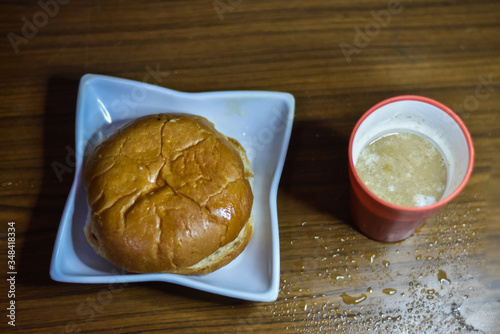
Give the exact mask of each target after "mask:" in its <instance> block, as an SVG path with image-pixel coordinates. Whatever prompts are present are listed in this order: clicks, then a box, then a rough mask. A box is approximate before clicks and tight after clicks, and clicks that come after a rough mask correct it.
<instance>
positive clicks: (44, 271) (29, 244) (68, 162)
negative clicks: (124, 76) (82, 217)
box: [17, 76, 80, 286]
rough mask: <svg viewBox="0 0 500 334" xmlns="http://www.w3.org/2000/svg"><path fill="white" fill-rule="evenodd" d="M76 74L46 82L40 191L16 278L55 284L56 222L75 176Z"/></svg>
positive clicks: (27, 281) (53, 78)
mask: <svg viewBox="0 0 500 334" xmlns="http://www.w3.org/2000/svg"><path fill="white" fill-rule="evenodd" d="M79 80H80V78H79V77H76V76H52V77H51V78H50V79H49V80H48V82H47V90H46V97H45V110H44V120H43V142H42V143H41V145H42V146H43V149H42V151H43V174H42V185H41V190H40V192H39V194H38V197H37V202H36V205H35V207H34V209H33V211H32V216H31V220H30V222H29V225H28V227H27V229H26V233H25V235H24V238H25V242H24V244H23V246H22V248H21V249H20V250H19V252H20V254H19V259H18V268H17V269H18V276H17V280H18V281H19V282H21V283H23V284H28V285H33V286H45V285H52V284H55V283H54V282H53V281H52V280H51V279H50V276H49V268H50V260H51V256H52V249H53V246H54V241H55V237H56V233H57V229H58V227H59V221H60V220H61V215H62V212H63V208H64V205H65V202H66V197H67V196H68V193H69V191H70V188H71V184H72V181H73V177H74V162H75V160H74V155H73V153H74V148H75V111H76V100H77V93H78V84H79Z"/></svg>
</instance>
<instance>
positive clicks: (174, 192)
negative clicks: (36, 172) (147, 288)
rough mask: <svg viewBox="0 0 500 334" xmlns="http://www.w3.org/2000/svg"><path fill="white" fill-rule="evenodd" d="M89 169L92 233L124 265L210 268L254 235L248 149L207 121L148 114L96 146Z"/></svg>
mask: <svg viewBox="0 0 500 334" xmlns="http://www.w3.org/2000/svg"><path fill="white" fill-rule="evenodd" d="M83 173H84V175H83V180H84V185H85V187H86V188H87V200H88V203H89V206H90V208H91V219H90V221H89V223H88V224H87V226H86V227H85V234H86V236H87V239H88V241H89V243H90V244H91V245H92V247H93V248H94V249H95V251H96V252H97V253H98V254H100V255H101V256H103V257H104V258H106V259H108V260H109V261H110V262H112V263H113V264H115V265H116V266H118V267H120V268H123V269H125V270H128V271H131V272H138V273H151V272H169V273H179V274H206V273H209V272H211V271H214V270H216V269H218V268H220V267H222V266H224V265H226V264H228V263H229V262H231V261H232V260H233V259H234V258H236V257H237V256H238V255H239V254H240V253H241V252H242V251H243V250H244V249H245V247H246V246H247V244H248V243H249V241H250V239H251V237H252V232H253V221H252V219H251V211H252V203H253V194H252V189H251V186H250V182H249V180H250V179H251V178H252V177H253V175H252V170H251V167H250V163H249V162H248V159H247V157H246V154H245V150H244V149H243V147H241V145H240V144H239V143H238V142H237V141H236V140H234V139H231V138H228V137H226V136H224V135H222V134H220V133H219V132H217V131H216V130H215V128H214V127H213V124H211V123H210V122H209V121H207V120H206V119H205V118H203V117H199V116H191V115H181V114H160V115H152V116H146V117H142V118H139V119H137V120H136V121H134V122H133V123H131V124H129V125H126V126H124V127H122V128H121V129H119V130H118V131H117V132H115V133H114V134H113V135H112V136H111V137H109V138H108V139H107V140H106V141H104V142H103V143H102V144H100V145H99V146H98V147H96V149H95V150H94V151H93V152H92V153H91V154H90V156H89V158H88V160H87V163H86V165H85V169H84V172H83Z"/></svg>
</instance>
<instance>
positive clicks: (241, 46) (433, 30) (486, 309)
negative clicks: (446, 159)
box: [0, 0, 500, 333]
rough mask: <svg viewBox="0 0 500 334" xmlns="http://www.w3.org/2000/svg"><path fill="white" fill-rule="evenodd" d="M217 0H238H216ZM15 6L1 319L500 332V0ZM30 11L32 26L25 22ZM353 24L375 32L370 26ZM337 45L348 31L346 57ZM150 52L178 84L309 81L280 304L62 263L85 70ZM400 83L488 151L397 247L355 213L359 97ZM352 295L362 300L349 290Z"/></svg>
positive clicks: (298, 93)
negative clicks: (452, 116)
mask: <svg viewBox="0 0 500 334" xmlns="http://www.w3.org/2000/svg"><path fill="white" fill-rule="evenodd" d="M42 2H43V1H42ZM49 2H50V1H46V2H43V3H49ZM50 3H52V4H54V3H55V2H54V1H52V2H50ZM214 3H219V4H220V3H222V4H225V5H226V6H230V7H226V11H225V12H223V13H219V14H221V15H219V14H218V12H217V10H216V9H215V8H214ZM393 3H396V4H399V5H398V6H396V7H391V6H393V5H391V4H393ZM53 6H54V5H53ZM0 8H1V10H0V13H1V14H0V17H1V19H0V32H1V36H2V37H1V40H2V42H1V49H0V76H1V78H2V80H0V133H1V135H0V171H1V173H0V224H1V227H0V236H1V238H0V264H1V265H0V268H1V269H0V272H1V273H2V280H1V282H0V294H1V295H2V299H1V300H2V303H1V305H2V307H1V309H2V312H0V313H1V319H3V320H2V321H1V324H0V331H2V332H4V331H5V330H9V331H12V332H14V331H18V332H20V333H65V332H66V333H70V332H75V333H146V332H151V333H155V332H156V333H267V332H273V333H293V332H302V333H323V332H324V333H367V332H374V333H499V332H500V265H499V261H498V255H499V251H498V243H499V242H500V209H499V208H500V205H499V204H500V201H499V198H500V192H499V189H500V170H499V168H498V166H499V164H500V119H499V106H500V43H499V42H498V36H499V35H500V3H499V2H498V1H495V0H482V1H481V0H480V1H470V0H458V1H448V0H439V1H431V0H421V1H420V0H413V1H410V0H406V1H400V2H399V3H397V2H392V1H381V0H376V1H368V0H363V1H355V2H353V1H347V0H339V1H318V0H312V1H298V0H289V1H263V0H252V1H249V0H241V1H227V0H220V1H218V2H214V1H197V0H193V1H145V2H138V1H136V2H134V1H118V2H104V1H85V2H83V1H80V2H77V1H68V2H67V3H65V4H59V3H58V5H57V13H55V14H54V15H45V17H46V18H47V19H46V21H44V20H43V14H39V13H40V12H41V11H43V9H42V7H41V6H40V4H39V3H37V2H27V1H21V2H19V1H4V2H2V4H0ZM51 8H52V10H53V11H54V10H55V9H54V8H55V7H51ZM391 8H393V9H394V8H396V9H395V10H393V13H391V12H390V11H389V10H390V9H391ZM384 13H385V14H384ZM387 13H389V14H390V15H389V16H387ZM384 15H386V16H384ZM376 16H378V17H379V21H377V19H376ZM34 19H35V20H38V21H35V22H38V25H39V27H37V28H36V32H35V31H33V30H31V31H30V30H29V29H28V28H25V27H24V25H25V24H26V23H25V22H26V21H28V22H31V23H33V20H34ZM377 23H378V25H377ZM357 29H359V30H360V31H365V29H372V30H368V31H366V32H365V34H367V35H366V36H368V38H365V39H362V38H361V37H359V36H358V37H356V34H359V33H357ZM12 33H14V34H17V36H19V38H20V39H18V40H17V41H18V42H19V41H22V42H19V43H20V44H18V45H14V46H13V44H12V43H11V41H10V40H9V36H11V37H12V36H13V35H12ZM356 41H357V43H356ZM342 43H348V44H349V45H351V47H353V48H352V49H350V50H351V51H352V52H350V53H349V52H348V54H349V57H348V58H349V59H348V58H347V57H345V54H344V53H345V52H343V50H342V47H341V45H345V44H342ZM14 44H15V43H14ZM354 47H355V48H356V49H354ZM353 50H354V51H353ZM148 68H150V69H154V70H155V73H156V74H157V77H156V78H154V82H153V80H151V82H152V83H155V84H158V85H160V86H164V87H168V88H172V89H176V90H180V91H188V92H199V91H216V90H273V91H275V90H277V91H287V92H290V93H292V94H293V95H294V96H295V98H296V115H295V121H294V128H293V131H292V138H291V142H290V146H289V152H288V155H287V160H286V163H285V167H284V170H283V176H282V180H281V183H280V187H279V191H278V215H279V228H280V249H281V284H280V294H279V298H278V300H277V301H276V302H272V303H252V302H246V301H240V300H234V299H230V298H225V297H221V296H216V295H212V294H208V293H203V292H199V291H195V290H191V289H187V288H183V287H179V286H176V285H172V284H165V283H139V284H128V285H125V286H122V285H115V286H112V287H110V286H108V285H105V284H98V285H86V284H82V285H80V284H63V283H58V282H54V281H52V280H51V279H50V277H49V266H50V258H51V254H52V248H53V244H54V240H55V236H56V232H57V228H58V225H59V221H60V218H61V213H62V210H63V207H64V204H65V201H66V197H67V195H68V193H69V189H70V187H71V183H72V180H73V177H74V160H73V156H72V150H73V149H74V135H75V133H74V128H75V126H74V125H75V106H76V96H77V89H78V81H79V79H80V77H81V76H82V75H83V74H85V73H99V74H107V75H112V76H117V77H124V78H129V79H134V80H139V81H142V80H144V78H145V76H146V75H147V73H148V70H147V69H148ZM485 81H486V82H487V84H484V82H485ZM481 85H482V86H481ZM478 87H479V88H478ZM401 94H417V95H424V96H427V97H430V98H434V99H436V100H438V101H440V102H442V103H444V104H446V105H448V106H449V107H451V108H452V109H454V110H455V111H456V112H457V113H458V114H459V115H460V116H461V117H462V119H463V120H464V122H465V123H466V125H467V126H468V128H469V130H470V132H471V134H472V137H473V140H474V145H475V149H476V161H475V169H474V173H473V176H472V178H471V180H470V182H469V184H468V186H467V187H466V189H465V190H464V191H463V192H462V193H461V194H460V195H459V196H458V197H457V198H456V199H455V200H454V201H453V202H451V203H450V204H449V205H448V206H446V207H445V209H444V210H442V211H441V212H440V213H439V214H437V215H436V216H435V217H432V218H431V219H429V220H428V221H427V222H426V224H425V225H424V226H423V227H421V228H420V229H419V230H418V232H417V233H416V234H415V235H414V236H412V237H411V238H409V239H407V240H405V241H403V242H399V243H394V244H385V243H379V242H375V241H372V240H370V239H368V238H366V237H365V236H363V235H362V234H360V233H359V232H358V230H357V229H356V228H355V227H353V223H352V220H351V218H350V214H349V210H348V204H349V202H348V196H349V195H348V194H349V181H348V175H347V142H348V138H349V135H350V132H351V130H352V128H353V126H354V124H355V122H356V121H357V119H358V118H359V117H360V116H361V115H362V113H363V112H364V111H366V110H367V109H368V108H370V107H371V106H372V105H374V104H375V103H377V102H379V101H381V100H383V99H385V98H388V97H391V96H395V95H401ZM55 166H56V167H55ZM61 168H62V169H61ZM8 222H15V226H16V251H17V253H16V264H17V272H18V274H17V277H16V297H15V300H16V327H15V328H13V327H12V326H9V325H8V324H7V321H8V318H7V317H6V315H7V312H8V311H7V310H6V308H7V307H8V303H9V299H7V292H8V288H9V287H8V285H7V281H6V278H7V277H6V276H7V274H6V273H7V271H8V269H7V261H8V258H7V255H8V253H7V249H8V248H7V247H8V242H7V240H8V239H7V232H8V229H7V228H8V225H7V224H8ZM444 274H446V278H447V280H445V279H442V278H443V277H444V276H443V275H444ZM388 289H390V290H388ZM101 291H105V292H106V291H107V292H110V293H111V294H110V296H112V297H111V298H110V299H109V300H104V299H102V298H103V293H102V292H101ZM347 295H348V296H351V297H353V298H354V299H357V300H358V301H359V300H362V301H361V302H359V303H358V304H346V302H345V301H349V298H347V297H346V296H347ZM343 297H344V298H343ZM344 299H345V301H344ZM103 300H104V302H103Z"/></svg>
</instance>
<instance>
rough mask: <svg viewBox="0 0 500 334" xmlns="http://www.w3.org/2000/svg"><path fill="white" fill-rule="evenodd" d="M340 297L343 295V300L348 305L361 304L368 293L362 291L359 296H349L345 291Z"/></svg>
mask: <svg viewBox="0 0 500 334" xmlns="http://www.w3.org/2000/svg"><path fill="white" fill-rule="evenodd" d="M340 297H342V300H343V301H344V303H346V304H347V305H352V304H359V303H361V302H362V301H363V300H365V299H366V295H365V294H364V293H362V294H361V296H359V297H353V296H349V295H348V294H345V293H343V294H341V295H340Z"/></svg>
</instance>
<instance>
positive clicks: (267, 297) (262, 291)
mask: <svg viewBox="0 0 500 334" xmlns="http://www.w3.org/2000/svg"><path fill="white" fill-rule="evenodd" d="M294 108H295V104H294V98H293V96H292V95H290V94H288V93H280V92H263V91H231V92H208V93H183V92H177V91H173V90H170V89H166V88H162V87H158V86H154V85H150V84H146V83H143V82H137V81H132V80H126V79H119V78H113V77H108V76H102V75H94V74H87V75H85V76H83V77H82V79H81V81H80V87H79V94H78V103H77V115H76V171H75V179H74V182H73V186H72V188H71V191H70V194H69V197H68V200H67V202H66V206H65V208H64V212H63V216H62V219H61V223H60V226H59V231H58V235H57V238H56V242H55V245H54V252H53V255H52V263H51V268H50V275H51V277H52V279H54V280H56V281H62V282H73V283H118V282H143V281H164V282H170V283H175V284H180V285H184V286H188V287H192V288H195V289H199V290H203V291H207V292H211V293H216V294H220V295H225V296H229V297H234V298H240V299H246V300H253V301H273V300H275V299H276V298H277V297H278V291H279V274H280V255H279V235H278V215H277V210H276V195H277V190H278V183H279V179H280V177H281V171H282V169H283V163H284V161H285V156H286V151H287V148H288V142H289V139H290V133H291V130H292V124H293V117H294ZM166 112H175V113H186V114H196V115H200V116H203V117H206V118H207V119H208V120H210V121H211V122H212V123H214V125H215V127H216V129H217V130H219V131H220V132H222V133H224V134H225V135H227V136H229V137H233V138H235V139H236V140H238V141H239V142H240V143H241V144H242V145H243V147H244V148H245V150H246V151H247V155H248V158H249V160H250V163H251V165H252V168H253V172H254V175H255V177H254V183H253V192H254V198H255V199H254V206H253V217H254V221H255V228H254V235H253V238H252V240H251V242H250V243H249V245H248V246H247V248H246V249H245V250H244V251H243V253H241V254H240V255H239V256H238V257H237V258H236V259H235V260H234V261H233V262H231V263H230V264H228V265H227V266H225V267H223V268H221V269H219V270H217V271H215V272H212V273H210V274H208V275H195V276H187V275H177V274H162V273H153V274H133V273H127V272H123V271H122V270H120V269H119V268H116V267H115V266H113V265H112V264H111V263H109V262H108V261H107V260H105V259H103V258H102V257H100V256H99V255H97V254H96V253H95V252H94V250H93V249H92V248H91V247H90V245H89V244H88V243H87V240H86V239H85V235H84V233H83V227H84V225H85V222H86V219H87V214H88V211H89V209H88V206H87V200H86V190H85V188H84V186H83V184H82V179H81V175H82V164H83V162H84V161H85V158H86V155H87V153H88V152H89V151H90V150H91V149H93V148H94V147H95V146H96V145H97V144H98V143H99V142H100V141H101V140H102V139H103V138H104V137H105V136H106V135H108V134H109V133H110V132H112V131H114V130H115V129H116V128H117V127H119V126H121V125H123V124H124V123H126V122H128V121H130V120H131V119H134V118H137V117H139V116H143V115H148V114H155V113H166Z"/></svg>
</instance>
